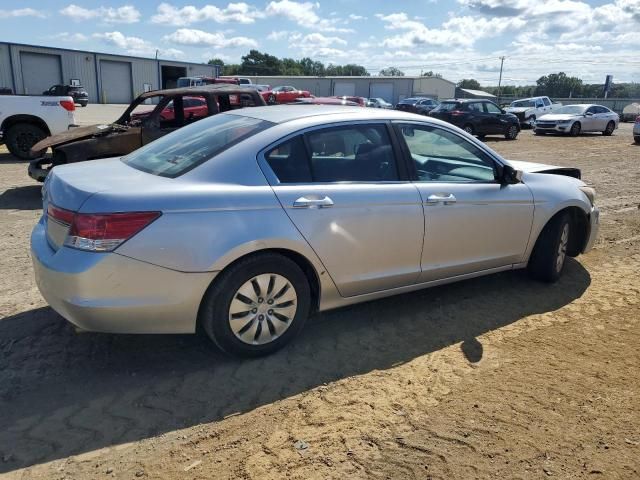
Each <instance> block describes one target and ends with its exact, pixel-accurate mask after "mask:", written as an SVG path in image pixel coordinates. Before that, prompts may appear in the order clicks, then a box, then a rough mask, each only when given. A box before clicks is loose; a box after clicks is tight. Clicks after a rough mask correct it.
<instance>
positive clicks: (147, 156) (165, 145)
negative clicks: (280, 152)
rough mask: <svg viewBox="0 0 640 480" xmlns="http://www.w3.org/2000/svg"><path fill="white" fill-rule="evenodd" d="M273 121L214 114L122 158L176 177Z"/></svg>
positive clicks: (133, 165) (131, 164) (132, 163)
mask: <svg viewBox="0 0 640 480" xmlns="http://www.w3.org/2000/svg"><path fill="white" fill-rule="evenodd" d="M272 125H273V123H271V122H267V121H264V120H259V119H256V118H250V117H242V116H239V115H229V114H219V115H214V116H212V117H209V118H206V119H203V120H200V121H199V122H197V123H193V124H191V125H189V126H187V127H184V128H181V129H179V130H176V131H175V132H172V133H170V134H168V135H165V136H164V137H162V138H160V139H158V140H156V141H155V142H151V143H150V144H148V145H145V146H144V147H142V148H140V149H138V150H135V151H134V152H132V153H130V154H129V155H127V156H126V157H123V158H122V161H123V162H124V163H126V164H127V165H129V166H131V167H133V168H136V169H138V170H142V171H143V172H147V173H151V174H153V175H160V176H162V177H169V178H175V177H177V176H179V175H182V174H184V173H186V172H188V171H189V170H191V169H192V168H195V167H197V166H198V165H200V164H201V163H204V162H206V161H207V160H209V159H211V158H213V157H215V156H216V155H218V154H220V153H221V152H223V151H225V150H226V149H227V148H229V147H232V146H233V145H235V144H237V143H238V142H241V141H242V140H244V139H246V138H249V137H251V136H253V135H255V134H256V133H258V132H261V131H263V130H265V129H267V128H269V127H271V126H272Z"/></svg>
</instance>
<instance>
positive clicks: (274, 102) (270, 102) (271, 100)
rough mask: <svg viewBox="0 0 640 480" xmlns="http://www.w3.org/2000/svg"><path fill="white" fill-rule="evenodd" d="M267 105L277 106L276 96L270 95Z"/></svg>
mask: <svg viewBox="0 0 640 480" xmlns="http://www.w3.org/2000/svg"><path fill="white" fill-rule="evenodd" d="M267 103H268V104H269V105H275V104H276V96H275V95H273V94H271V95H269V97H268V98H267Z"/></svg>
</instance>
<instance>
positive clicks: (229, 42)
mask: <svg viewBox="0 0 640 480" xmlns="http://www.w3.org/2000/svg"><path fill="white" fill-rule="evenodd" d="M164 40H165V41H169V42H173V43H176V44H178V45H190V46H199V47H203V46H207V47H215V48H237V47H248V48H253V47H257V46H258V42H256V41H255V40H254V39H252V38H248V37H230V38H227V37H226V36H225V34H224V33H221V32H216V33H210V32H205V31H203V30H196V29H192V28H180V29H178V30H176V31H175V32H173V33H172V34H170V35H165V36H164Z"/></svg>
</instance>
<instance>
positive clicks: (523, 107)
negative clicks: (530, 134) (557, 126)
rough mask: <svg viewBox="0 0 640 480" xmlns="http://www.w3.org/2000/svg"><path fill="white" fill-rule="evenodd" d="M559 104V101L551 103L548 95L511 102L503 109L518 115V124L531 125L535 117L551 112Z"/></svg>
mask: <svg viewBox="0 0 640 480" xmlns="http://www.w3.org/2000/svg"><path fill="white" fill-rule="evenodd" d="M561 106H562V104H561V103H552V102H551V100H550V99H549V97H531V98H523V99H521V100H516V101H514V102H511V105H509V106H508V107H507V108H505V110H506V111H507V112H508V113H513V114H514V115H515V116H516V117H518V120H520V125H525V126H533V124H534V122H535V121H536V118H540V117H541V116H542V115H546V114H548V113H552V112H553V110H554V109H558V108H560V107H561Z"/></svg>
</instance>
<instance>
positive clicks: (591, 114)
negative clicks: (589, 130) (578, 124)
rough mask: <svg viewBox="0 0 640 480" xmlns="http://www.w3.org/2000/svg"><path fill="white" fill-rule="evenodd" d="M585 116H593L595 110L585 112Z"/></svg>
mask: <svg viewBox="0 0 640 480" xmlns="http://www.w3.org/2000/svg"><path fill="white" fill-rule="evenodd" d="M584 116H585V117H593V112H587V113H585V114H584Z"/></svg>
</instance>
